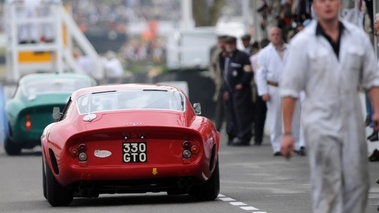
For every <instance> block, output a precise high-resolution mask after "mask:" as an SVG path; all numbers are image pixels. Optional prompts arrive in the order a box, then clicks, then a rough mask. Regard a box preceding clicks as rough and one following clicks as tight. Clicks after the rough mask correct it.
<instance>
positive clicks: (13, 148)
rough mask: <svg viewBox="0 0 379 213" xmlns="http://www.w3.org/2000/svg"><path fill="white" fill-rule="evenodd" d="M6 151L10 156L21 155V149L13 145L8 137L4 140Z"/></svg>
mask: <svg viewBox="0 0 379 213" xmlns="http://www.w3.org/2000/svg"><path fill="white" fill-rule="evenodd" d="M4 149H5V152H6V153H7V154H8V155H19V154H20V153H21V147H20V146H18V145H17V144H15V143H13V142H12V141H11V140H10V139H9V137H8V136H7V137H6V138H5V140H4Z"/></svg>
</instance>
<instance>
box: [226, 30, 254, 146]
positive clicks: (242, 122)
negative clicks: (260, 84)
mask: <svg viewBox="0 0 379 213" xmlns="http://www.w3.org/2000/svg"><path fill="white" fill-rule="evenodd" d="M226 51H227V56H226V58H225V66H224V70H223V77H224V83H223V98H224V101H225V103H226V113H227V126H226V132H227V134H228V144H232V145H235V146H248V145H250V139H251V137H252V133H251V130H252V123H253V119H252V118H253V115H252V111H251V110H252V94H251V86H250V83H251V80H252V77H253V72H252V69H251V64H250V61H249V56H248V55H247V54H246V53H244V52H242V51H240V50H238V49H237V39H236V38H235V37H228V38H227V39H226Z"/></svg>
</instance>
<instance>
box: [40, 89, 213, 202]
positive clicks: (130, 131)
mask: <svg viewBox="0 0 379 213" xmlns="http://www.w3.org/2000/svg"><path fill="white" fill-rule="evenodd" d="M200 111H201V109H200V105H199V104H194V106H192V105H191V103H190V101H189V100H188V98H187V97H186V95H185V94H184V93H183V92H182V91H180V90H179V89H176V88H174V87H171V86H158V85H143V84H124V85H107V86H97V87H88V88H85V89H80V90H77V91H75V92H74V93H73V94H72V95H71V97H70V98H69V100H68V102H67V105H66V106H65V109H64V110H63V112H59V109H58V111H55V112H53V117H55V119H57V122H54V123H52V124H50V125H48V126H47V127H46V128H45V130H44V132H43V134H42V136H41V145H42V149H43V151H42V152H43V153H42V168H43V193H44V196H45V198H46V199H47V200H48V201H49V203H50V204H51V205H52V206H65V205H69V204H70V203H71V201H72V200H73V197H98V196H99V194H114V193H145V192H167V193H168V194H170V195H171V194H189V195H191V196H194V197H196V198H197V199H198V200H214V199H216V197H217V195H218V193H219V190H220V175H219V165H218V164H219V163H218V162H219V158H218V150H219V140H220V135H219V132H218V131H217V130H216V129H215V127H214V125H213V123H212V122H211V121H210V120H209V119H207V118H205V117H202V116H199V114H200V113H201V112H200Z"/></svg>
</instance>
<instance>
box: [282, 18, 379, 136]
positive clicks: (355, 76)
mask: <svg viewBox="0 0 379 213" xmlns="http://www.w3.org/2000/svg"><path fill="white" fill-rule="evenodd" d="M342 23H343V25H344V30H343V32H342V35H341V43H340V51H339V59H337V56H336V54H335V53H334V50H333V48H332V46H331V45H330V43H329V42H328V41H327V39H326V38H325V37H324V36H322V35H318V36H316V26H317V22H316V21H312V23H311V24H310V25H309V27H307V28H305V29H304V30H303V31H302V32H300V33H299V34H297V35H296V36H295V37H294V38H293V40H292V41H291V51H290V53H289V56H288V59H287V62H286V66H285V71H284V73H285V74H284V75H283V78H282V81H281V83H280V89H281V96H282V97H283V96H291V97H295V98H298V97H299V93H300V91H303V90H304V91H305V95H306V97H307V98H306V99H305V101H304V105H303V113H304V115H306V116H304V117H303V124H304V127H306V126H307V125H318V126H322V128H321V129H320V131H321V130H323V131H328V132H329V133H330V134H338V133H339V132H341V131H342V130H345V131H353V132H355V131H358V129H361V126H362V124H361V123H360V122H357V120H358V121H361V120H363V115H362V110H361V102H360V98H359V93H358V88H364V89H366V90H368V89H370V88H371V87H373V86H379V71H378V67H377V64H376V63H377V62H376V57H375V54H374V51H373V48H372V45H371V42H370V40H369V38H368V37H367V35H366V34H365V32H363V30H361V29H360V28H358V27H356V26H354V25H352V24H350V23H348V22H344V21H342ZM361 117H362V119H361V120H359V119H360V118H361ZM362 132H363V131H362ZM362 134H363V133H362Z"/></svg>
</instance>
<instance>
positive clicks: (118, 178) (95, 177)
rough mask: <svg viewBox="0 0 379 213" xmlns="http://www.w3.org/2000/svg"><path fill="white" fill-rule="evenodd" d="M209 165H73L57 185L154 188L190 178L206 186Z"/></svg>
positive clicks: (61, 172) (61, 169) (61, 174)
mask: <svg viewBox="0 0 379 213" xmlns="http://www.w3.org/2000/svg"><path fill="white" fill-rule="evenodd" d="M208 168H209V166H208V164H207V163H205V162H202V161H198V162H197V163H195V162H192V163H191V164H166V165H149V164H139V165H130V166H128V165H123V166H91V165H88V166H87V167H81V166H79V165H71V166H69V167H64V168H60V171H59V175H58V178H57V179H58V181H59V182H60V184H61V185H63V186H68V185H72V184H75V183H79V182H82V181H100V182H102V183H105V182H108V183H117V182H133V181H139V180H145V182H146V183H148V182H151V183H152V184H154V183H155V182H156V181H157V180H163V179H166V180H168V179H171V180H173V182H178V181H181V179H183V178H190V179H192V180H194V181H195V182H196V183H202V182H205V181H206V180H207V179H208V178H209V176H210V175H211V172H210V171H209V169H208Z"/></svg>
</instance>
